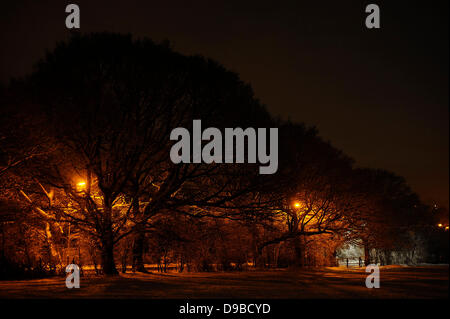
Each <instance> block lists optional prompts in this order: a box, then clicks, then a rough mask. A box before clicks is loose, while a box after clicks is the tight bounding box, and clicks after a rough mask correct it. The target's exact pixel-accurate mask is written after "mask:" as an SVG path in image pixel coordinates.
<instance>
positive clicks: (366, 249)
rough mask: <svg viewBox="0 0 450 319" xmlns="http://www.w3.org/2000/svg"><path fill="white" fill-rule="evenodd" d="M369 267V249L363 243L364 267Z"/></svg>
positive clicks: (367, 245)
mask: <svg viewBox="0 0 450 319" xmlns="http://www.w3.org/2000/svg"><path fill="white" fill-rule="evenodd" d="M367 265H370V248H369V244H368V243H367V242H364V266H366V267H367Z"/></svg>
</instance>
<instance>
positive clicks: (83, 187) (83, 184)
mask: <svg viewBox="0 0 450 319" xmlns="http://www.w3.org/2000/svg"><path fill="white" fill-rule="evenodd" d="M85 188H86V182H85V181H81V182H78V183H77V190H78V191H81V190H83V189H85Z"/></svg>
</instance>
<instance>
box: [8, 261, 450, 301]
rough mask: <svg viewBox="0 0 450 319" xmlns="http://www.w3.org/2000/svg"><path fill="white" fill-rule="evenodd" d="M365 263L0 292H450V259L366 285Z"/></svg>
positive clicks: (395, 270) (54, 282)
mask: <svg viewBox="0 0 450 319" xmlns="http://www.w3.org/2000/svg"><path fill="white" fill-rule="evenodd" d="M364 270H365V269H364V268H359V267H353V268H348V269H347V268H345V267H328V268H320V269H304V270H268V271H247V272H216V273H181V274H179V273H176V272H169V273H166V274H160V273H156V272H153V273H149V274H143V273H135V274H133V273H127V274H121V275H120V276H116V277H97V276H90V277H81V287H80V288H79V289H75V288H74V289H67V288H66V286H65V277H54V278H47V279H36V280H25V281H0V298H180V299H186V298H277V299H278V298H280V299H281V298H282V299H285V298H289V299H290V298H448V289H449V288H448V279H449V267H448V265H438V266H431V265H426V266H420V267H417V266H408V267H405V266H383V267H380V283H381V287H380V288H379V289H368V288H366V286H365V278H366V276H367V275H368V274H366V273H365V271H364Z"/></svg>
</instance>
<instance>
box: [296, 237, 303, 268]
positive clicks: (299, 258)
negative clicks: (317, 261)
mask: <svg viewBox="0 0 450 319" xmlns="http://www.w3.org/2000/svg"><path fill="white" fill-rule="evenodd" d="M294 249H295V257H296V258H295V259H296V260H295V266H298V267H303V266H305V247H304V245H303V241H302V238H301V237H299V238H295V240H294Z"/></svg>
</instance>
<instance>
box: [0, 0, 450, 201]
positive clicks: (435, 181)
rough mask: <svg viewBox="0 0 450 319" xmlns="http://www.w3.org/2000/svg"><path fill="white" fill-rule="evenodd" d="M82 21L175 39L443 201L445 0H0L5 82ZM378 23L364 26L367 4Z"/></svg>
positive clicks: (275, 109)
mask: <svg viewBox="0 0 450 319" xmlns="http://www.w3.org/2000/svg"><path fill="white" fill-rule="evenodd" d="M242 2H244V3H242ZM69 3H76V4H78V5H79V6H80V9H81V31H82V32H91V31H115V32H126V33H128V32H129V33H132V34H133V35H136V36H139V37H140V36H148V37H151V38H153V39H154V40H156V41H160V40H163V39H169V40H170V41H171V43H172V45H173V47H174V48H175V49H176V50H177V51H180V52H182V53H187V54H193V53H199V54H203V55H205V56H208V57H211V58H214V59H216V60H218V61H219V62H221V63H222V64H224V65H225V66H226V67H227V68H229V69H231V70H233V71H235V72H237V73H239V74H240V76H241V78H242V79H243V80H244V81H246V82H249V83H251V85H252V86H253V88H254V90H255V94H256V96H257V97H258V98H260V100H261V101H262V102H263V103H264V104H266V105H267V107H268V109H269V111H270V112H271V113H273V114H276V115H280V116H282V117H283V118H287V117H290V118H291V119H292V120H296V121H303V122H306V123H307V124H310V125H316V126H317V127H318V129H319V131H320V134H321V136H322V137H324V138H325V139H326V140H330V141H331V142H332V143H333V144H334V145H335V146H336V147H338V148H341V149H342V150H344V151H345V152H346V153H347V154H348V155H350V156H352V157H353V158H355V160H356V162H357V164H358V165H359V166H369V167H377V168H385V169H389V170H392V171H394V172H396V173H397V174H400V175H403V176H405V177H406V179H407V180H408V182H409V184H410V185H411V186H412V188H413V189H414V190H415V191H417V192H418V193H419V194H420V195H421V197H422V199H424V200H436V201H438V203H442V204H444V205H447V206H448V194H449V170H448V165H449V149H448V145H449V127H448V124H449V107H448V105H449V104H448V71H449V64H448V54H449V52H448V51H449V50H448V44H449V37H448V1H446V0H445V1H398V0H396V1H389V2H387V1H377V0H374V1H370V2H368V1H348V0H346V1H327V2H322V1H313V3H314V4H311V3H309V2H306V1H301V0H295V1H284V2H283V3H282V4H281V3H279V1H230V0H228V1H132V0H128V1H120V2H118V1H77V0H73V1H67V2H66V1H14V4H10V5H6V4H3V3H2V5H1V8H0V12H1V13H0V17H1V18H0V46H1V50H0V75H1V77H0V81H2V82H4V83H5V82H7V80H8V79H9V78H10V77H11V76H21V75H24V74H26V73H29V72H30V71H31V70H32V65H33V63H34V62H36V61H37V59H38V58H40V57H42V56H43V54H44V53H45V50H46V49H51V48H52V47H53V46H54V44H55V42H56V41H57V40H63V39H65V38H66V37H67V36H68V34H69V31H68V30H67V29H66V28H65V23H64V21H65V18H66V13H65V6H66V5H67V4H69ZM369 3H376V4H378V5H379V6H380V9H381V29H378V30H375V29H371V30H368V29H366V28H365V26H364V20H365V17H366V13H365V12H364V11H365V10H364V9H365V6H366V5H367V4H369Z"/></svg>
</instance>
